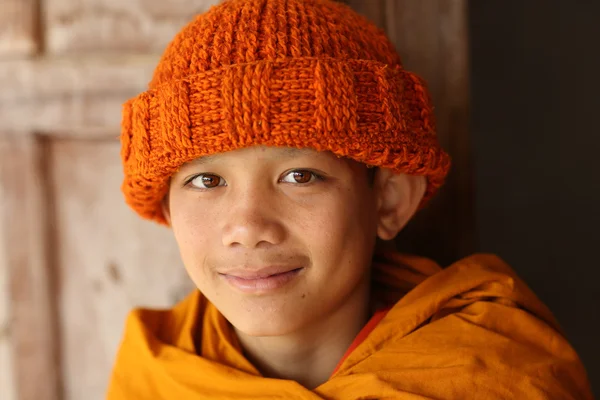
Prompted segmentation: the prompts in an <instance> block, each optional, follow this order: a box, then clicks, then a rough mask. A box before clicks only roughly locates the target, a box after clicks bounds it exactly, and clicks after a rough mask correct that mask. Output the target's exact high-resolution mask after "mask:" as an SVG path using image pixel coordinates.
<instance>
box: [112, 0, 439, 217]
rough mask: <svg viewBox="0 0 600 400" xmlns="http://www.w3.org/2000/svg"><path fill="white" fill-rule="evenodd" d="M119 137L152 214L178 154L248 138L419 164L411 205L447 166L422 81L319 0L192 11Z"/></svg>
mask: <svg viewBox="0 0 600 400" xmlns="http://www.w3.org/2000/svg"><path fill="white" fill-rule="evenodd" d="M121 143H122V150H121V157H122V160H123V167H124V172H125V179H124V182H123V186H122V190H123V193H124V194H125V199H126V201H127V203H128V204H129V205H130V206H131V207H132V208H133V209H134V210H135V211H136V212H138V213H139V214H140V215H141V216H142V217H144V218H148V219H153V220H155V221H157V222H160V223H163V224H164V223H166V221H165V218H164V216H163V213H162V210H161V201H162V199H163V198H164V196H165V195H166V194H167V192H168V185H169V178H170V176H171V175H172V174H173V173H174V172H176V171H177V170H178V169H179V167H180V166H181V165H182V164H183V163H185V162H188V161H191V160H193V159H195V158H198V157H201V156H205V155H209V154H214V153H221V152H225V151H230V150H235V149H239V148H243V147H248V146H252V145H266V146H287V147H299V148H307V147H308V148H313V149H315V150H318V151H324V150H327V151H330V152H332V153H334V154H336V155H338V156H344V157H349V158H352V159H354V160H356V161H359V162H362V163H365V164H368V165H372V166H380V167H385V168H391V169H393V170H395V171H396V172H399V173H407V174H412V175H424V176H425V177H426V178H427V182H428V185H427V191H426V194H425V197H424V199H423V202H422V203H421V206H423V205H424V204H425V202H426V201H427V200H428V199H429V198H430V197H431V196H432V195H433V194H434V193H435V192H436V190H437V189H438V188H439V187H440V186H441V185H442V183H443V181H444V179H445V177H446V174H447V172H448V169H449V167H450V158H449V157H448V155H447V154H446V153H445V152H444V151H443V150H442V149H441V148H440V146H439V143H438V140H437V137H436V134H435V127H434V121H433V114H432V109H431V104H430V101H429V96H428V93H427V90H426V88H425V84H424V82H423V81H422V80H421V79H420V78H419V77H417V76H416V75H414V74H412V73H410V72H407V71H405V70H404V69H403V68H402V65H401V62H400V57H399V56H398V54H397V53H396V51H395V50H394V48H393V45H392V44H391V43H390V41H389V40H388V39H387V37H386V36H385V34H384V33H383V32H382V31H381V30H380V29H378V28H377V27H376V26H374V25H373V24H371V23H370V22H368V21H367V20H366V19H364V18H363V17H361V16H360V15H358V14H357V13H355V12H354V11H353V10H352V9H350V7H348V6H346V5H343V4H340V3H337V2H334V1H330V0H226V1H225V2H224V3H222V4H220V5H218V6H215V7H213V8H211V9H210V10H209V11H208V12H206V13H204V14H202V15H199V16H198V17H197V18H196V19H195V20H194V21H193V22H191V23H190V24H189V25H187V26H186V27H185V28H183V30H182V31H181V32H180V33H179V34H178V35H177V36H176V37H175V39H174V40H173V41H172V42H171V44H170V45H169V46H168V47H167V49H166V51H165V53H164V54H163V56H162V59H161V61H160V63H159V64H158V66H157V68H156V71H155V73H154V77H153V79H152V81H151V82H150V85H149V90H148V91H146V92H144V93H141V94H140V95H138V96H137V97H135V98H133V99H131V100H129V101H128V102H126V103H125V105H124V110H123V124H122V132H121Z"/></svg>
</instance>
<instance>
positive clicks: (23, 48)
mask: <svg viewBox="0 0 600 400" xmlns="http://www.w3.org/2000/svg"><path fill="white" fill-rule="evenodd" d="M36 6H37V2H36V0H2V4H1V5H0V59H4V58H11V57H18V56H26V55H31V54H33V53H35V52H36V50H37V40H36V39H37V38H36V32H37V17H38V13H37V7H36Z"/></svg>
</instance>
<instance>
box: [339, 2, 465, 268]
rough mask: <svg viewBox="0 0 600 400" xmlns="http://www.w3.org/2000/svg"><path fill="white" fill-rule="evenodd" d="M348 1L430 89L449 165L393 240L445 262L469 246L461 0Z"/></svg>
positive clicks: (448, 261)
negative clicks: (432, 194) (436, 189)
mask: <svg viewBox="0 0 600 400" xmlns="http://www.w3.org/2000/svg"><path fill="white" fill-rule="evenodd" d="M347 3H348V4H349V5H350V6H352V7H353V8H355V9H356V10H357V11H359V12H362V13H363V14H365V15H366V16H367V17H369V18H371V19H372V20H373V22H375V23H377V24H378V25H379V26H380V27H382V28H384V29H385V30H386V32H387V34H388V36H389V37H390V39H391V40H392V42H393V43H394V45H395V46H396V49H397V50H398V52H399V53H400V55H401V57H402V61H403V63H404V66H405V68H406V69H408V70H410V71H413V72H415V73H417V74H418V75H420V76H421V77H423V78H424V79H425V80H426V81H427V83H428V86H429V89H430V91H431V95H432V98H433V103H434V106H435V115H436V120H437V128H438V136H439V139H440V142H441V143H442V146H443V147H444V148H445V149H446V150H447V151H448V152H449V153H450V155H451V157H452V160H453V166H452V170H451V172H450V175H449V177H448V180H447V183H446V185H445V186H444V187H443V188H442V190H441V191H440V194H439V195H438V196H437V197H436V198H435V199H434V200H433V202H432V203H431V204H430V205H429V206H428V207H427V208H426V209H425V210H423V211H421V212H420V213H418V214H417V216H416V217H415V218H414V219H413V220H412V221H411V223H410V224H409V225H408V226H407V228H406V229H405V230H404V231H403V232H401V234H400V235H399V236H398V238H397V243H398V245H399V247H400V249H401V250H403V251H408V252H413V253H417V254H421V255H426V256H429V257H432V258H434V259H436V260H437V261H439V262H441V263H442V264H448V263H450V262H453V261H455V260H456V259H458V258H461V257H464V256H466V255H468V254H470V253H472V252H473V251H474V249H475V244H476V243H475V219H474V198H473V183H472V170H471V146H470V136H469V79H468V77H469V68H468V64H469V54H468V32H467V1H466V0H427V1H414V0H384V1H379V0H376V1H373V2H370V3H369V6H366V5H365V3H364V2H362V1H360V0H347Z"/></svg>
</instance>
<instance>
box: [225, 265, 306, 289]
mask: <svg viewBox="0 0 600 400" xmlns="http://www.w3.org/2000/svg"><path fill="white" fill-rule="evenodd" d="M303 269H304V268H303V267H295V266H270V267H263V268H260V269H257V270H249V269H238V270H230V271H227V272H226V273H221V272H220V273H219V276H221V277H222V278H223V279H224V280H225V281H226V282H227V283H229V284H230V285H231V286H233V287H234V288H236V289H238V290H240V291H241V292H244V293H255V294H256V293H264V292H268V291H271V290H275V289H278V288H280V287H282V286H284V285H286V284H288V283H290V282H291V281H292V280H294V279H295V278H296V277H297V276H298V275H299V273H300V272H301V271H302V270H303Z"/></svg>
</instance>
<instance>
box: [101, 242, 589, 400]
mask: <svg viewBox="0 0 600 400" xmlns="http://www.w3.org/2000/svg"><path fill="white" fill-rule="evenodd" d="M372 275H373V276H372V280H373V290H372V293H373V294H372V295H373V296H374V297H376V299H374V300H377V301H378V302H380V303H382V304H393V307H392V308H391V309H390V310H389V311H388V312H387V314H386V315H385V317H384V318H383V319H381V321H380V322H379V323H378V324H377V325H376V326H375V328H374V329H373V330H372V331H371V332H370V333H369V334H368V336H367V337H366V338H365V339H364V340H363V341H362V342H361V343H359V344H358V345H357V346H356V347H355V348H354V349H353V350H352V351H351V352H350V353H349V354H347V355H346V356H345V358H344V359H343V360H341V363H340V365H338V368H337V369H336V371H335V372H334V373H333V375H332V376H331V377H330V378H329V380H328V381H327V382H325V383H323V384H322V385H320V386H319V387H317V388H316V389H313V390H309V389H307V388H304V387H302V386H301V385H300V384H298V383H296V382H294V381H290V380H283V379H272V378H265V377H263V376H261V374H260V373H259V372H258V370H257V369H256V368H255V367H254V366H253V365H252V364H251V363H250V362H249V361H248V360H247V359H246V358H245V357H244V356H243V352H242V350H241V347H240V344H239V342H238V340H237V337H236V335H235V333H234V331H233V329H232V327H231V326H230V324H229V322H228V321H227V320H226V319H225V318H224V317H223V316H222V315H221V314H220V313H219V311H218V310H217V309H216V308H215V307H214V306H213V305H212V304H211V303H210V302H209V301H208V300H206V298H204V297H203V296H202V294H201V293H200V292H198V291H194V292H193V293H192V294H191V295H190V296H188V297H187V298H186V299H185V300H183V301H182V302H181V303H179V304H178V305H176V306H175V307H174V308H172V309H170V310H149V309H137V310H134V311H133V312H132V313H131V314H130V315H129V317H128V319H127V323H126V328H125V335H124V338H123V341H122V343H121V347H120V350H119V352H118V355H117V359H116V363H115V367H114V369H113V373H112V377H111V382H110V385H109V390H108V399H109V400H132V399H136V400H146V399H147V400H150V399H152V400H157V399H176V400H188V399H189V400H192V399H194V400H195V399H242V398H261V399H288V400H291V399H306V400H308V399H344V400H347V399H358V398H360V399H429V398H432V399H466V398H476V399H584V400H585V399H592V394H591V389H590V385H589V382H588V379H587V376H586V372H585V369H584V367H583V365H582V364H581V361H580V360H579V358H578V356H577V354H576V352H575V351H574V350H573V349H572V347H571V346H570V345H569V343H568V342H567V341H566V340H565V338H564V336H563V334H562V332H561V330H560V328H559V326H558V324H557V322H556V321H555V319H554V317H553V316H552V314H551V313H550V311H549V310H548V309H547V308H546V307H545V306H544V305H543V304H542V303H541V302H540V300H538V299H537V297H536V296H535V295H534V294H533V293H532V292H531V290H530V289H529V288H528V287H527V286H526V285H525V284H524V283H523V281H521V280H520V279H519V278H518V277H517V276H516V274H515V273H514V271H513V270H512V269H511V268H510V267H509V266H507V265H506V264H505V263H504V262H503V261H502V260H500V259H499V258H498V257H496V256H493V255H488V254H476V255H473V256H470V257H468V258H465V259H463V260H461V261H458V262H456V263H454V264H453V265H451V266H449V267H448V268H446V269H442V268H440V267H439V266H438V265H437V264H436V263H434V262H433V261H431V260H428V259H425V258H421V257H415V256H407V255H401V254H397V253H388V254H385V255H384V256H378V257H377V258H376V259H375V260H374V264H373V274H372Z"/></svg>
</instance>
